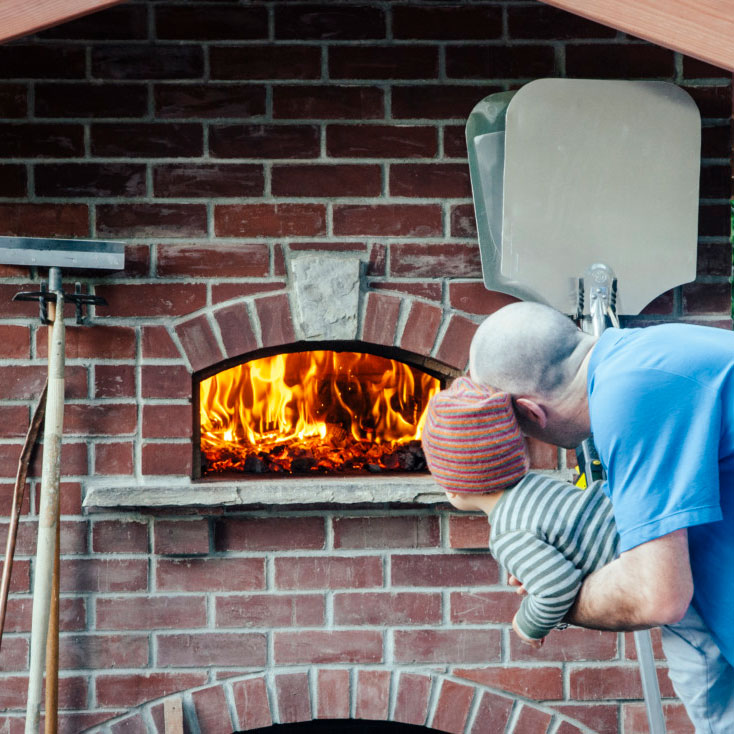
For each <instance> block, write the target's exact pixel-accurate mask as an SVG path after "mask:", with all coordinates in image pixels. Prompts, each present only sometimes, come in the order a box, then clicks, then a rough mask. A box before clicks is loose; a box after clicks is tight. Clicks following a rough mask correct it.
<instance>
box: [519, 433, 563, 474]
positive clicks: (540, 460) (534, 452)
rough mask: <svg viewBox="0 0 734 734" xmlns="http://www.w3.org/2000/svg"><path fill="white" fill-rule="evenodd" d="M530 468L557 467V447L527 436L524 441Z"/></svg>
mask: <svg viewBox="0 0 734 734" xmlns="http://www.w3.org/2000/svg"><path fill="white" fill-rule="evenodd" d="M526 446H527V449H528V455H529V456H530V467H531V468H532V469H558V468H559V466H558V448H557V447H556V446H553V445H551V444H549V443H543V442H542V441H539V440H538V439H537V438H532V437H531V436H528V438H527V441H526Z"/></svg>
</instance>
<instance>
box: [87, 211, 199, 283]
mask: <svg viewBox="0 0 734 734" xmlns="http://www.w3.org/2000/svg"><path fill="white" fill-rule="evenodd" d="M206 232H207V224H206V206H205V205H204V204H100V205H99V206H97V233H98V234H100V235H102V236H109V237H201V236H204V235H206ZM167 287H168V290H169V292H170V290H171V287H170V286H167Z"/></svg>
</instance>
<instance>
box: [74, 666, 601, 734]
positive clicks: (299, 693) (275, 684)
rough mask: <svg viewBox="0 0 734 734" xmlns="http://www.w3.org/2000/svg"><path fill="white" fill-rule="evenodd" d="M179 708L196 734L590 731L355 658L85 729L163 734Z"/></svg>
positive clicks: (537, 708) (211, 689)
mask: <svg viewBox="0 0 734 734" xmlns="http://www.w3.org/2000/svg"><path fill="white" fill-rule="evenodd" d="M177 708H180V709H181V710H182V711H183V718H184V720H185V722H186V726H185V728H184V731H187V732H188V731H195V732H199V734H239V733H240V732H248V731H258V732H262V731H263V730H265V729H269V728H270V727H274V726H276V725H282V724H297V723H300V722H308V721H316V720H362V721H370V722H384V723H387V722H391V723H395V724H410V725H413V726H415V727H418V728H417V729H416V730H415V731H424V732H430V731H438V732H451V733H452V734H493V733H494V732H503V733H505V734H528V733H532V734H543V733H544V732H553V734H594V732H593V730H592V729H589V728H588V727H587V726H585V725H584V724H582V723H581V722H579V721H576V720H573V719H571V718H569V717H567V716H564V715H562V714H560V713H558V712H557V711H555V710H554V709H552V708H549V707H547V706H544V705H542V704H537V703H534V702H533V701H529V700H527V699H523V698H521V697H519V696H517V695H514V694H511V693H508V692H506V691H503V690H500V689H496V688H490V687H488V686H483V685H481V684H477V683H474V682H472V681H467V680H464V679H460V678H455V677H453V676H451V675H450V674H441V673H436V672H433V671H423V670H415V669H413V670H399V671H398V670H389V669H377V668H366V667H359V666H350V667H340V668H336V667H318V666H313V667H308V668H297V669H279V670H278V671H268V672H267V673H258V674H249V675H243V676H239V677H233V678H229V679H227V680H223V681H218V682H217V683H213V684H210V685H208V686H201V687H198V688H193V689H190V690H187V691H181V692H179V693H176V694H173V695H170V696H167V697H165V698H161V699H157V700H154V701H149V702H147V703H144V704H142V705H140V706H138V707H137V708H135V709H133V710H132V711H129V712H128V713H126V714H124V715H122V716H117V717H115V718H113V719H110V720H108V721H107V722H105V723H103V724H99V725H96V726H94V727H92V728H89V729H86V730H85V732H86V734H167V732H166V726H165V711H166V709H168V710H169V711H171V710H175V709H177ZM279 728H280V727H276V728H274V729H273V733H274V734H277V732H278V730H279ZM288 730H289V731H288V732H286V731H285V730H281V731H283V734H290V733H291V731H292V733H293V734H296V729H295V728H292V727H288ZM378 730H379V728H378V727H377V726H375V731H378ZM385 734H390V732H389V731H388V729H387V727H385Z"/></svg>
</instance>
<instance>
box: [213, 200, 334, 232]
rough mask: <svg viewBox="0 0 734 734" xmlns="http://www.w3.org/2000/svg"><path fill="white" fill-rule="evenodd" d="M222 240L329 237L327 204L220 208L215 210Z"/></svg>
mask: <svg viewBox="0 0 734 734" xmlns="http://www.w3.org/2000/svg"><path fill="white" fill-rule="evenodd" d="M214 230H215V234H216V235H217V236H218V237H313V236H314V235H321V234H326V209H325V207H324V205H323V204H220V205H218V206H215V207H214Z"/></svg>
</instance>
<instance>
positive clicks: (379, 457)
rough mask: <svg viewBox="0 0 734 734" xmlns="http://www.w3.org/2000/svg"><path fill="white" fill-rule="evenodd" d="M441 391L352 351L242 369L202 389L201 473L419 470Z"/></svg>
mask: <svg viewBox="0 0 734 734" xmlns="http://www.w3.org/2000/svg"><path fill="white" fill-rule="evenodd" d="M439 389H440V383H439V380H438V379H436V378H435V377H431V376H430V375H428V374H426V373H425V372H422V371H420V370H417V369H415V368H413V367H411V366H409V365H407V364H404V363H403V362H398V361H396V360H393V359H386V358H384V357H377V356H375V355H371V354H364V353H359V352H333V351H313V352H294V353H292V354H279V355H276V356H274V357H264V358H262V359H255V360H252V361H250V362H245V363H243V364H241V365H238V366H237V367H232V368H231V369H228V370H225V371H223V372H219V373H218V374H216V375H213V376H212V377H209V378H208V379H206V380H202V381H201V383H200V406H201V408H200V409H201V452H202V456H203V459H204V473H205V474H210V473H213V472H221V471H227V470H239V471H254V472H258V473H259V472H270V471H274V472H283V471H286V472H301V471H315V472H322V473H323V472H336V471H338V472H342V471H381V470H386V469H403V470H405V469H415V468H421V469H423V468H425V460H424V459H423V455H422V452H421V451H420V444H419V440H420V436H421V429H422V427H423V422H424V419H425V416H424V414H425V408H426V405H427V404H428V400H429V399H430V397H431V396H432V395H433V394H434V393H436V392H438V390H439ZM417 464H420V466H416V465H417Z"/></svg>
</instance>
